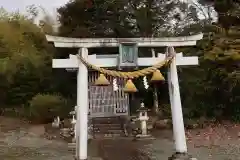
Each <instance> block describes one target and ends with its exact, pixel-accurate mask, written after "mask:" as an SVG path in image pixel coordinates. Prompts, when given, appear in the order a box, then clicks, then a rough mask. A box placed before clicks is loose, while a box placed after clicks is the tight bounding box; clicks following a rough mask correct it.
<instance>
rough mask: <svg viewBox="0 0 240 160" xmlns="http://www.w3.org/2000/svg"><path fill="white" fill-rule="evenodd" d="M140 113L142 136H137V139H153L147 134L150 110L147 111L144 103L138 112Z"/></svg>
mask: <svg viewBox="0 0 240 160" xmlns="http://www.w3.org/2000/svg"><path fill="white" fill-rule="evenodd" d="M137 111H138V112H139V117H138V120H139V121H140V123H141V134H138V135H136V137H137V138H147V137H151V136H150V135H149V134H148V133H147V121H148V119H149V117H148V115H147V112H148V111H149V109H147V108H146V107H145V106H144V103H143V102H142V103H141V107H140V108H139V109H138V110H137Z"/></svg>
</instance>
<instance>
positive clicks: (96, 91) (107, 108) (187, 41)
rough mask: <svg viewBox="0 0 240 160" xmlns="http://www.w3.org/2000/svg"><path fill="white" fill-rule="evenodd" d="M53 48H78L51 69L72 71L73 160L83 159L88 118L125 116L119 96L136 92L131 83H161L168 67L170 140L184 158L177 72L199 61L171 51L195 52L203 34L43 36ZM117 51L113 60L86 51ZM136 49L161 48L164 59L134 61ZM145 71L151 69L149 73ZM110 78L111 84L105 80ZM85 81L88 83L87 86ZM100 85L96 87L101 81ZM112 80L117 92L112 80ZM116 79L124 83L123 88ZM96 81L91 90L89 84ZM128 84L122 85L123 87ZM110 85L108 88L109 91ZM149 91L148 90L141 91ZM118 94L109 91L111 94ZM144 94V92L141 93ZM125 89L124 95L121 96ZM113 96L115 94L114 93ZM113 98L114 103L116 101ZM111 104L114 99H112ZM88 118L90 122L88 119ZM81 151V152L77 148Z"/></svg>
mask: <svg viewBox="0 0 240 160" xmlns="http://www.w3.org/2000/svg"><path fill="white" fill-rule="evenodd" d="M46 38H47V40H48V41H49V42H53V43H54V45H55V47H64V48H79V50H78V54H77V55H69V58H67V59H53V63H52V66H53V68H74V69H77V107H76V112H77V121H76V159H78V160H86V159H87V158H88V155H87V153H88V152H87V150H88V147H87V146H88V124H89V123H88V122H89V117H91V116H96V117H101V116H107V115H108V116H114V115H121V114H122V115H126V114H128V111H129V109H128V108H129V107H128V106H129V105H128V103H129V102H128V100H129V98H128V96H126V95H125V93H124V92H129V93H130V92H137V91H138V90H137V88H136V87H135V85H134V84H133V82H132V79H134V78H138V77H144V78H145V79H146V76H147V75H148V74H152V79H151V81H156V80H157V81H158V80H164V77H163V76H162V74H161V73H160V70H159V68H161V67H162V66H164V65H166V66H167V67H168V73H167V81H168V87H169V98H170V105H171V111H172V124H173V136H174V140H175V151H176V153H177V154H182V155H186V153H187V144H186V137H185V129H184V122H183V114H182V105H181V97H180V89H179V82H178V73H177V66H179V65H198V57H194V56H193V57H185V56H183V54H182V53H176V52H175V50H174V47H180V46H194V45H196V42H197V41H198V40H200V39H202V38H203V34H198V35H192V36H187V37H163V38H143V37H142V38H95V39H91V38H83V39H81V38H80V39H79V38H67V37H55V36H49V35H47V36H46ZM99 47H119V54H117V55H98V56H97V55H96V54H95V55H94V54H89V53H88V49H89V48H99ZM138 47H150V48H153V47H166V52H165V53H158V56H157V57H156V56H155V54H153V56H152V57H138ZM138 66H139V67H147V68H144V69H141V70H137V71H133V72H123V71H116V70H108V69H104V68H116V67H119V69H121V67H130V68H137V67H138ZM149 66H150V67H149ZM92 70H95V71H98V72H100V75H99V78H97V80H96V77H97V76H96V77H95V76H94V75H91V74H92V73H91V72H92ZM104 75H106V76H111V77H114V79H110V80H109V77H105V76H104ZM89 77H90V79H91V80H90V81H89ZM100 79H101V81H100ZM116 79H117V81H119V82H117V86H116V83H115V80H116ZM121 79H125V82H126V83H125V86H124V88H123V83H122V82H121ZM94 80H96V82H95V85H109V86H108V87H106V86H104V87H103V86H100V87H99V86H98V87H96V86H94V85H93V84H92V82H93V81H94ZM126 80H127V81H126ZM111 83H112V84H113V85H111ZM145 86H148V85H145ZM116 87H117V88H118V89H114V88H116ZM145 88H148V87H145ZM123 89H124V92H123ZM116 91H117V92H116ZM116 97H117V98H116ZM114 98H115V99H114ZM89 114H90V116H88V115H89ZM80 146H81V147H80Z"/></svg>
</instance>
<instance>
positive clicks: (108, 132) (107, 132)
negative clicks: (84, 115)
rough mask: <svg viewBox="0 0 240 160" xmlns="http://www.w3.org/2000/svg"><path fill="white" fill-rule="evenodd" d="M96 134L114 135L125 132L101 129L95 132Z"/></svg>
mask: <svg viewBox="0 0 240 160" xmlns="http://www.w3.org/2000/svg"><path fill="white" fill-rule="evenodd" d="M94 133H106V134H114V133H123V130H112V129H108V130H103V129H99V130H95V131H94Z"/></svg>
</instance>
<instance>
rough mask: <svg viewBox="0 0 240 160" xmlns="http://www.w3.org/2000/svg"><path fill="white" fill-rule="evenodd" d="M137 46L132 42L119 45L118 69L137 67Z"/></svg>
mask: <svg viewBox="0 0 240 160" xmlns="http://www.w3.org/2000/svg"><path fill="white" fill-rule="evenodd" d="M137 59H138V46H137V43H134V42H121V43H120V44H119V57H118V67H119V69H121V68H122V67H127V68H128V67H137V66H138V64H137Z"/></svg>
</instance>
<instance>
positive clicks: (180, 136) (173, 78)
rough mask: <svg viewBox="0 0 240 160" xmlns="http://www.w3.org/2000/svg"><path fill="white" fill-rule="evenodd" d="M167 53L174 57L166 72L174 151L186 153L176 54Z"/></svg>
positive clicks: (169, 49)
mask: <svg viewBox="0 0 240 160" xmlns="http://www.w3.org/2000/svg"><path fill="white" fill-rule="evenodd" d="M168 53H169V54H170V55H173V56H174V58H173V59H172V62H171V64H170V67H169V71H168V76H169V79H168V80H169V81H168V85H169V96H170V101H171V111H172V123H173V133H174V140H175V149H176V152H178V153H187V144H186V137H185V129H184V122H183V113H182V104H181V97H180V91H179V82H178V74H177V66H176V54H175V51H174V48H173V47H169V48H168Z"/></svg>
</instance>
